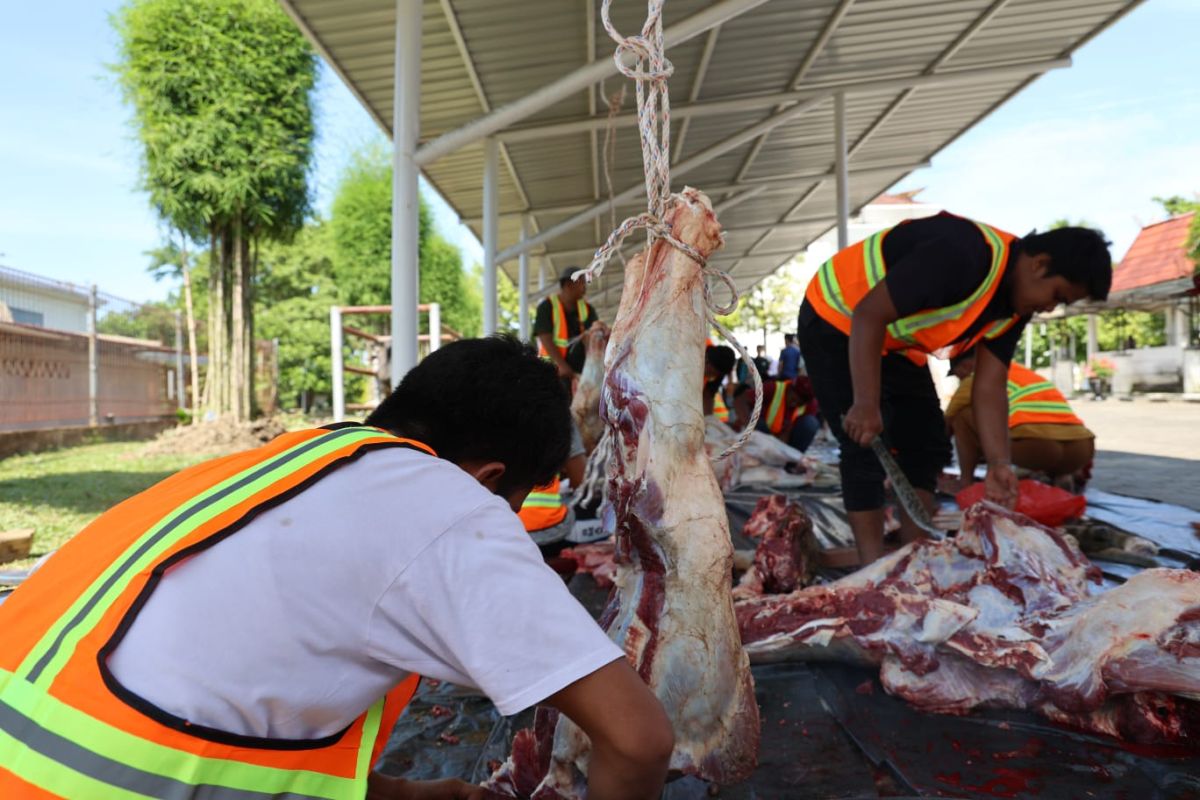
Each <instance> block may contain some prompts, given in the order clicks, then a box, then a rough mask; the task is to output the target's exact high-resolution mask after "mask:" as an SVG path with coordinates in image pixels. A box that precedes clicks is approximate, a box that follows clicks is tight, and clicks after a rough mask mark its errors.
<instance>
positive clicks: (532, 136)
mask: <svg viewBox="0 0 1200 800" xmlns="http://www.w3.org/2000/svg"><path fill="white" fill-rule="evenodd" d="M1069 66H1071V59H1070V58H1069V57H1063V58H1054V59H1043V60H1040V61H1019V62H1014V63H1008V64H997V65H995V66H990V67H977V68H973V69H963V70H955V71H953V72H937V73H934V74H924V73H922V74H920V75H911V76H907V77H903V78H882V79H880V78H872V79H867V80H851V81H826V82H823V83H820V84H810V85H809V86H808V87H807V88H805V89H804V90H798V91H793V92H771V93H767V94H746V95H735V96H732V97H723V98H720V99H717V100H706V101H703V102H697V103H689V104H684V105H679V106H675V105H672V106H671V120H672V121H678V120H686V119H689V118H691V117H703V116H712V115H717V114H737V113H742V112H745V111H761V110H764V109H769V108H771V107H772V106H778V105H782V104H791V103H799V102H803V101H805V100H811V99H813V98H814V97H831V96H832V95H833V94H834V93H835V92H838V91H842V92H845V93H846V94H853V93H857V92H883V91H890V90H898V89H908V88H911V87H917V86H935V85H936V86H943V85H949V84H954V83H960V82H962V83H971V82H974V81H976V80H979V79H981V78H985V79H987V78H998V77H1002V76H1005V75H1036V74H1040V73H1043V72H1049V71H1050V70H1054V69H1062V68H1064V67H1069ZM636 124H637V114H636V113H628V114H618V115H617V116H615V117H614V118H613V125H615V126H618V127H622V126H625V127H630V126H634V125H636ZM607 125H608V120H607V119H600V118H596V117H583V118H576V119H566V120H560V121H558V122H547V123H540V124H537V125H527V126H524V127H520V128H510V129H508V130H505V131H502V132H500V133H498V134H497V135H496V138H498V139H500V140H501V141H504V142H530V141H540V140H542V139H545V138H547V137H550V136H570V135H572V134H576V133H586V132H587V131H589V130H599V129H603V128H605V127H606V126H607Z"/></svg>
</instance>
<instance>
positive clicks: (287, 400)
mask: <svg viewBox="0 0 1200 800" xmlns="http://www.w3.org/2000/svg"><path fill="white" fill-rule="evenodd" d="M330 239H331V237H330V230H329V225H328V224H323V223H321V222H320V221H317V222H314V223H311V224H309V225H308V226H306V227H305V228H304V229H303V230H301V231H300V233H299V234H297V235H296V237H295V239H294V240H293V241H291V242H288V243H271V244H266V245H264V246H263V248H262V251H261V252H260V253H259V261H258V263H259V274H258V282H257V285H256V287H255V299H256V301H257V303H258V311H257V313H256V317H255V327H256V330H255V334H256V335H257V336H258V338H260V339H278V340H279V356H278V357H279V398H280V402H281V404H282V405H283V406H284V407H290V406H291V405H292V404H293V403H295V402H296V399H297V397H298V396H299V394H300V393H301V392H312V393H314V394H317V395H324V396H328V395H329V394H330V393H331V391H332V389H331V385H330V370H331V368H330V363H329V307H330V306H332V305H334V304H335V301H336V299H337V288H336V285H335V283H334V277H333V274H334V269H333V244H332V242H331V240H330Z"/></svg>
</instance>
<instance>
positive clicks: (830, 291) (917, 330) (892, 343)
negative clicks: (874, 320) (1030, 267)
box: [805, 222, 1019, 364]
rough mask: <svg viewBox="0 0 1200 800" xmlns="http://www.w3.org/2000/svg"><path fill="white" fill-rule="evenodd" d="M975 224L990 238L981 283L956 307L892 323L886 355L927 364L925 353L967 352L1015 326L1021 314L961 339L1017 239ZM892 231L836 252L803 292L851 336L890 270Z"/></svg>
mask: <svg viewBox="0 0 1200 800" xmlns="http://www.w3.org/2000/svg"><path fill="white" fill-rule="evenodd" d="M900 224H901V225H903V224H905V223H900ZM973 224H974V225H975V226H976V228H978V229H979V231H980V233H981V234H982V235H983V237H984V239H985V240H986V241H987V243H988V247H989V249H990V250H991V254H992V259H991V264H990V265H989V267H988V273H987V276H986V277H985V278H984V280H983V282H982V283H980V284H979V286H977V287H976V288H975V290H974V291H973V292H972V293H971V294H970V295H969V296H968V297H966V298H964V299H963V300H961V301H960V302H958V303H955V304H954V305H950V306H946V307H945V308H933V309H928V310H925V311H921V312H918V313H916V314H912V315H911V316H907V317H904V318H902V319H898V320H896V321H895V322H893V323H892V324H890V325H889V326H888V327H887V331H886V333H885V335H884V344H883V352H884V353H885V354H886V353H888V352H894V351H904V353H905V355H907V356H908V357H909V358H910V359H911V360H912V361H914V362H915V363H917V364H924V363H925V356H926V355H950V356H952V355H957V354H958V353H963V352H966V351H967V350H969V349H970V348H971V347H973V346H974V345H975V344H976V343H977V342H978V341H979V340H980V339H983V338H985V337H986V338H995V337H996V336H999V335H1000V334H1002V333H1004V332H1005V331H1007V330H1008V329H1010V328H1011V327H1012V326H1013V325H1015V324H1016V322H1017V321H1018V319H1019V317H1017V316H1015V315H1014V316H1012V317H1010V318H1007V319H1004V320H998V321H997V322H995V323H992V324H990V325H985V326H984V327H983V328H982V329H981V330H980V331H979V332H978V333H976V334H975V335H974V336H972V337H971V338H970V339H969V340H965V341H959V340H960V339H961V338H962V336H963V335H964V334H965V333H966V331H967V329H968V328H970V327H971V325H972V324H973V323H974V322H975V320H976V319H978V318H979V315H980V314H981V313H982V312H983V310H984V308H986V307H987V304H988V302H989V301H991V299H992V297H993V296H994V295H995V293H996V290H997V288H999V285H1000V281H1001V278H1002V277H1003V276H1004V270H1005V269H1006V267H1007V265H1008V256H1009V246H1010V244H1011V243H1012V241H1013V240H1014V239H1015V237H1014V236H1013V235H1012V234H1009V233H1004V232H1003V231H998V230H996V229H994V228H992V227H990V226H988V225H984V224H983V223H980V222H974V223H973ZM892 230H895V228H889V229H887V230H883V231H879V232H878V233H875V234H872V235H871V236H868V237H867V238H866V239H864V240H863V241H861V242H859V243H858V244H854V245H851V246H850V247H847V248H845V249H844V250H841V251H840V252H838V253H836V254H834V256H833V257H832V258H830V259H829V260H828V261H826V262H825V263H824V264H822V265H821V267H820V269H818V270H817V274H816V276H815V278H814V279H813V280H812V281H810V282H809V284H808V289H807V290H806V291H805V299H807V300H808V302H809V304H810V305H811V306H812V307H813V310H814V311H816V312H817V314H818V315H819V316H820V317H821V318H822V319H824V320H825V321H826V322H828V323H829V324H831V325H833V326H834V327H836V328H837V329H838V330H840V331H842V333H845V334H846V335H847V336H849V335H850V323H851V318H852V317H853V315H854V309H855V307H856V306H857V305H858V303H859V302H860V301H861V300H862V298H863V297H865V296H866V294H867V293H868V292H869V291H871V289H873V288H874V287H875V285H876V284H878V283H879V282H880V281H881V280H883V278H884V276H885V275H886V274H887V265H886V264H885V262H884V258H883V241H884V238H885V237H886V236H887V235H888V233H890V232H891V231H892Z"/></svg>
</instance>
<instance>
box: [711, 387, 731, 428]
mask: <svg viewBox="0 0 1200 800" xmlns="http://www.w3.org/2000/svg"><path fill="white" fill-rule="evenodd" d="M713 416H715V417H716V418H717V419H719V420H721V422H729V406H727V405H725V398H724V397H722V396H721V390H720V389H717V393H716V394H715V395H714V396H713Z"/></svg>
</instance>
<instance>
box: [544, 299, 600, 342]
mask: <svg viewBox="0 0 1200 800" xmlns="http://www.w3.org/2000/svg"><path fill="white" fill-rule="evenodd" d="M547 299H548V300H549V301H550V318H551V321H552V324H553V326H554V347H555V348H556V349H557V350H558V354H559V355H560V356H562V357H563V358H566V357H567V345H569V344H570V343H571V336H570V334H569V333H568V332H567V315H566V313H564V311H565V310H564V309H563V303H562V300H561V299H559V296H558V295H556V294H552V295H550V297H549V298H547ZM575 310H576V313H578V314H579V330H583V329H584V327H583V324H584V323H585V322H586V321H587V317H588V304H587V301H586V300H579V301H577V303H576V309H575ZM538 355H539V356H541V357H542V358H549V357H550V354H549V353H547V352H546V348H545V347H543V346H542V341H541V339H539V340H538Z"/></svg>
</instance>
